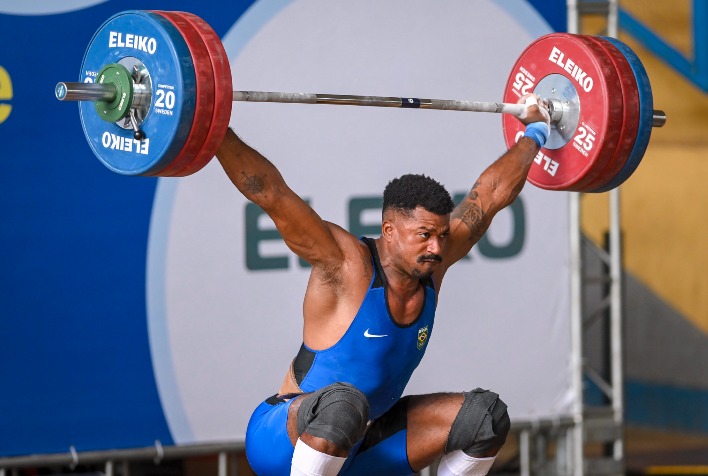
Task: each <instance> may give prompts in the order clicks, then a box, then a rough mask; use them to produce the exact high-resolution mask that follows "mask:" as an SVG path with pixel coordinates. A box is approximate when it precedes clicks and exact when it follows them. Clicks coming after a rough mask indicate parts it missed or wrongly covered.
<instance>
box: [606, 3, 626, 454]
mask: <svg viewBox="0 0 708 476" xmlns="http://www.w3.org/2000/svg"><path fill="white" fill-rule="evenodd" d="M609 3H610V5H609V7H610V8H609V15H608V18H607V34H608V36H611V37H614V38H616V37H617V36H618V33H619V15H618V8H619V6H618V1H617V0H609ZM609 252H610V303H611V304H610V359H611V364H610V369H611V383H612V417H613V420H614V423H615V424H616V425H617V426H618V427H619V428H622V425H623V424H624V388H623V385H624V369H623V355H622V348H623V342H622V339H623V336H622V223H621V208H620V189H619V188H616V189H614V190H611V191H610V251H609ZM613 456H614V459H615V460H616V461H619V462H621V463H622V466H624V438H623V436H622V434H621V433H620V436H618V437H617V438H616V439H615V441H614V445H613Z"/></svg>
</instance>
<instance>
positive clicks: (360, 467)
mask: <svg viewBox="0 0 708 476" xmlns="http://www.w3.org/2000/svg"><path fill="white" fill-rule="evenodd" d="M148 38H149V39H150V41H153V42H154V48H153V51H143V50H144V49H145V48H147V50H150V48H149V47H148V46H147V45H148V44H147V41H148V40H147V39H148ZM136 42H137V45H138V47H136ZM143 43H144V44H145V48H142V47H141V46H140V45H143ZM81 71H82V77H81V78H80V82H78V83H63V82H62V83H59V84H57V86H56V90H55V94H56V96H57V98H59V99H61V100H79V101H82V103H81V105H80V112H81V121H82V126H83V129H84V133H85V135H86V137H87V139H88V143H89V145H90V147H91V149H92V150H93V151H94V153H95V154H96V156H97V157H98V158H99V160H101V162H103V163H104V164H105V165H106V166H107V167H108V168H109V169H111V170H113V171H114V172H117V173H120V174H124V175H148V176H162V177H179V176H186V175H190V174H193V173H195V172H197V171H198V170H200V169H201V168H202V167H204V166H205V165H206V164H207V163H208V162H209V161H210V160H211V158H212V157H213V156H214V153H216V155H217V157H218V158H219V160H220V162H221V164H222V166H223V168H224V169H225V171H226V173H227V174H228V176H229V178H230V179H231V181H232V182H233V183H234V184H235V185H236V187H237V188H238V189H239V190H240V191H241V192H242V193H243V194H244V195H245V196H246V198H248V199H250V200H251V201H253V202H254V203H256V204H258V205H260V206H261V208H263V209H264V210H265V211H266V212H267V213H268V214H269V215H270V217H271V218H272V219H273V221H274V222H275V224H276V226H277V227H278V230H279V231H280V233H281V235H282V236H283V238H284V240H285V242H286V243H287V244H288V246H289V247H290V248H291V249H292V250H293V251H294V252H295V253H296V254H298V255H299V256H301V257H302V258H303V259H305V260H306V261H308V262H309V263H310V264H312V272H311V276H310V280H309V283H308V287H307V291H306V294H305V303H304V309H303V311H304V312H303V315H304V331H303V336H304V339H303V345H302V347H301V349H300V352H299V353H298V355H297V356H296V357H295V359H294V360H293V362H292V365H291V367H290V369H289V371H288V372H287V375H286V378H285V380H284V382H283V384H282V386H281V387H280V389H279V391H278V393H277V394H276V395H274V396H273V397H270V398H268V399H266V400H265V401H264V402H263V403H262V404H261V405H260V406H259V407H258V408H257V409H256V410H255V412H254V413H253V415H252V418H251V421H250V423H249V426H248V430H247V437H246V451H247V455H248V458H249V461H250V463H251V465H252V466H253V468H254V469H255V470H256V472H257V473H258V474H263V475H267V474H276V475H281V474H286V473H287V472H288V471H290V472H291V474H294V475H301V474H305V475H307V474H317V475H328V474H338V473H339V472H340V471H341V474H366V475H374V474H381V475H393V474H410V473H411V472H413V471H416V470H420V469H422V468H424V467H426V466H428V465H429V464H430V463H432V462H433V461H434V460H436V459H437V458H441V465H440V469H439V471H438V474H440V475H449V474H457V475H462V474H465V475H482V474H486V473H487V472H488V471H489V468H490V467H491V465H492V464H493V461H494V458H495V456H496V454H497V452H498V450H499V448H500V447H501V446H502V445H503V444H504V441H505V439H506V435H507V433H508V431H509V417H508V414H507V411H506V405H505V404H504V402H502V401H501V400H500V399H499V398H498V395H497V394H495V393H493V392H490V391H486V390H481V389H475V390H473V391H471V392H463V393H439V394H429V395H416V396H407V397H403V398H401V395H402V394H403V390H404V388H405V386H406V383H407V382H408V380H409V378H410V376H411V374H412V373H413V371H414V369H415V368H416V367H417V365H418V363H419V362H420V359H421V358H422V356H423V353H424V352H425V349H426V347H427V342H428V339H429V336H430V334H431V332H432V329H433V318H434V314H435V308H436V304H437V295H438V292H439V289H440V285H441V284H442V279H443V276H444V274H445V272H446V271H447V269H448V268H449V267H450V266H451V265H452V264H454V263H455V262H456V261H457V260H459V259H461V258H462V257H464V256H465V255H467V253H468V252H469V251H470V249H471V247H472V246H473V245H474V244H475V243H476V242H477V241H478V240H479V239H480V238H481V237H482V235H483V234H484V232H485V231H486V230H487V228H488V227H489V225H490V223H491V220H492V218H493V217H494V215H495V214H496V213H497V212H498V211H499V210H501V209H502V208H504V207H506V206H508V205H509V204H511V203H512V202H513V201H514V199H515V198H516V196H517V195H518V194H519V192H520V191H521V189H522V187H523V185H524V183H525V181H526V180H527V179H528V181H529V182H531V183H532V184H534V185H536V186H538V187H540V188H543V189H548V190H564V191H578V192H604V191H607V190H611V189H613V188H615V187H617V186H619V185H620V184H622V183H623V182H624V181H626V180H627V179H628V178H629V177H630V176H631V175H632V173H633V172H634V171H635V170H636V168H637V166H638V165H639V163H640V162H641V160H642V157H643V155H644V152H645V150H646V147H647V144H648V142H649V137H650V134H651V129H652V127H657V126H661V125H663V124H664V122H665V120H666V117H665V115H664V114H663V112H662V111H656V110H654V109H653V98H652V93H651V86H650V84H649V80H648V77H647V75H646V71H645V69H644V67H643V66H642V64H641V62H640V61H639V58H638V57H637V56H636V54H634V52H632V50H631V49H629V47H628V46H627V45H625V44H623V43H621V42H619V41H618V40H615V39H612V38H603V37H593V36H586V35H571V34H567V33H552V34H548V35H545V36H543V37H541V38H539V39H537V40H535V41H534V42H533V43H532V44H530V45H529V46H528V47H527V48H526V50H524V52H523V53H522V54H521V56H520V57H519V59H518V60H517V61H516V63H515V64H514V66H513V68H512V72H511V75H510V76H509V78H508V80H507V84H506V88H505V90H504V100H505V101H507V102H502V103H498V102H477V101H459V100H441V99H420V98H400V97H388V96H354V95H331V94H312V93H282V92H256V91H232V84H231V79H232V78H231V70H230V66H229V64H228V55H227V54H226V51H225V50H224V47H223V45H222V44H221V42H220V40H219V37H218V35H216V33H215V32H214V31H213V29H211V28H210V27H209V25H207V24H206V23H205V22H204V21H203V20H202V19H200V18H199V17H196V16H195V15H192V14H190V13H186V12H154V11H152V12H147V11H128V12H121V13H118V14H116V15H114V16H113V17H111V18H110V19H108V20H107V21H106V22H105V23H104V24H103V25H102V26H101V27H100V28H99V30H98V31H97V32H96V34H95V35H94V37H93V39H92V40H91V43H90V45H89V47H88V49H87V52H86V55H85V57H84V61H83V64H82V67H81ZM529 92H531V93H533V94H530V95H529V94H527V93H529ZM519 97H521V100H519V101H518V102H517V103H516V104H514V103H513V102H514V101H516V100H517V98H519ZM539 97H542V98H544V99H543V100H542V101H541V103H542V104H541V107H539V105H538V104H537V103H538V101H539ZM232 101H248V102H282V103H305V104H335V105H357V106H377V107H400V108H415V109H439V110H455V111H477V112H495V113H504V118H503V129H504V138H505V140H506V143H507V146H508V147H510V148H509V151H508V152H507V153H505V154H504V155H503V156H502V157H501V158H500V159H498V160H497V161H496V162H494V163H493V164H492V165H491V166H489V167H488V168H487V169H486V170H485V171H484V172H483V173H482V175H481V176H480V178H479V180H478V181H477V182H476V183H475V184H474V186H473V187H472V189H471V191H470V192H469V194H468V195H467V197H466V198H465V199H464V200H463V201H462V203H461V204H460V205H458V206H457V207H456V208H454V209H453V203H452V201H451V199H450V195H449V194H448V193H447V191H445V189H444V187H443V186H442V185H440V184H439V183H438V182H436V181H434V180H433V179H430V178H428V177H425V176H420V175H404V176H402V177H400V178H398V179H395V180H392V181H391V182H390V183H389V184H388V186H387V187H386V189H385V191H384V201H383V203H384V205H383V224H382V230H381V236H380V237H379V238H377V239H375V240H371V239H368V238H362V239H361V240H360V239H358V238H357V237H355V236H353V235H351V234H349V233H348V232H346V231H345V230H344V229H342V228H340V227H338V226H336V225H334V224H332V223H329V222H326V221H324V220H322V219H321V218H320V217H319V216H318V215H317V214H316V213H315V212H314V211H313V210H312V209H311V208H310V207H309V205H307V203H306V202H305V201H304V200H302V199H301V198H300V197H298V196H297V195H296V194H295V193H294V192H293V191H292V190H290V188H289V187H288V186H287V185H286V183H285V182H284V180H283V178H282V177H281V175H280V173H279V172H278V170H277V169H276V168H275V167H274V166H273V165H272V164H271V163H270V162H269V161H268V160H266V159H265V158H264V157H263V156H261V155H260V154H259V153H258V152H256V151H255V150H254V149H252V148H250V147H249V146H247V145H246V144H244V143H243V142H242V141H241V140H240V139H239V138H238V137H237V136H236V134H234V133H233V131H228V132H227V126H228V124H229V121H230V119H231V102H232ZM517 119H520V120H517ZM224 134H226V137H225V138H224ZM222 139H223V140H222ZM541 149H542V150H541Z"/></svg>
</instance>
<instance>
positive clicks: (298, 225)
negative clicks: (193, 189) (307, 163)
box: [216, 129, 343, 267]
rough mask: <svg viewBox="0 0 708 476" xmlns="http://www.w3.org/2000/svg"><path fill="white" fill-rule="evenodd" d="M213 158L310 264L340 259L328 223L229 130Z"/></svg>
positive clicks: (277, 172) (339, 260)
mask: <svg viewBox="0 0 708 476" xmlns="http://www.w3.org/2000/svg"><path fill="white" fill-rule="evenodd" d="M216 157H217V158H218V159H219V162H220V163H221V166H222V167H223V168H224V171H225V172H226V174H227V175H228V177H229V179H231V182H233V184H234V185H235V186H236V188H238V189H239V191H240V192H241V193H242V194H243V195H244V196H245V197H246V198H248V199H249V200H251V201H252V202H253V203H255V204H256V205H258V206H260V207H261V208H262V209H263V210H264V211H265V212H266V213H267V214H268V215H269V216H270V217H271V218H272V219H273V221H274V222H275V226H276V227H277V228H278V231H280V234H281V235H282V236H283V239H284V240H285V243H286V244H287V245H288V247H289V248H290V249H291V250H292V251H293V252H294V253H295V254H297V255H298V256H300V257H302V258H303V259H304V260H306V261H307V262H309V263H310V264H312V265H313V266H317V265H322V266H326V267H331V266H336V265H338V264H340V263H341V262H342V261H343V253H342V250H341V248H340V246H339V245H338V243H337V241H336V240H335V237H334V235H333V234H332V230H331V228H330V227H329V226H328V224H327V223H326V222H325V221H324V220H322V218H320V216H319V215H317V213H315V211H314V210H313V209H312V208H311V207H310V206H309V205H308V204H307V202H305V201H304V200H303V199H302V198H300V197H299V196H298V195H297V194H295V192H293V191H292V190H291V189H290V187H288V185H287V184H286V183H285V180H284V179H283V177H282V175H281V174H280V172H279V171H278V169H276V168H275V166H274V165H273V164H272V163H271V162H270V161H269V160H268V159H266V158H265V157H263V156H262V155H261V154H260V153H259V152H258V151H256V150H254V149H253V148H251V147H250V146H248V145H247V144H246V143H244V142H243V141H242V140H241V139H240V138H239V137H238V136H237V135H236V134H235V133H234V132H233V131H232V130H231V129H229V130H228V132H227V133H226V137H225V138H224V141H223V142H222V144H221V146H220V147H219V150H218V151H217V153H216Z"/></svg>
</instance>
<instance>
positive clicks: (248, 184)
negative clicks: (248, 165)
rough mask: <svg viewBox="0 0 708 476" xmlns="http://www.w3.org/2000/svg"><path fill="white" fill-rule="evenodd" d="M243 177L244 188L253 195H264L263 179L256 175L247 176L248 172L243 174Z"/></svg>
mask: <svg viewBox="0 0 708 476" xmlns="http://www.w3.org/2000/svg"><path fill="white" fill-rule="evenodd" d="M241 174H242V175H243V186H244V188H245V189H246V190H247V191H248V192H249V193H252V194H257V193H262V192H263V189H264V188H265V187H264V183H263V177H259V176H258V175H256V174H247V173H246V172H241Z"/></svg>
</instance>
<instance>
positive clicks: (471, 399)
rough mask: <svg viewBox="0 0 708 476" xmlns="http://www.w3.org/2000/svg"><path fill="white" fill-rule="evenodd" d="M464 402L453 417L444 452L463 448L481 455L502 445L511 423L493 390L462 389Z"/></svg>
mask: <svg viewBox="0 0 708 476" xmlns="http://www.w3.org/2000/svg"><path fill="white" fill-rule="evenodd" d="M463 395H464V398H465V400H464V402H463V404H462V408H460V412H459V413H458V414H457V417H455V421H454V422H453V423H452V428H451V429H450V435H449V437H448V440H447V444H446V445H445V453H449V452H451V451H455V450H462V451H464V452H465V453H467V454H469V455H470V456H481V455H484V454H486V453H488V452H490V451H492V450H496V449H499V448H501V447H502V445H504V442H505V441H506V437H507V435H508V434H509V428H510V426H511V422H510V420H509V414H508V413H507V411H506V404H505V403H504V402H503V401H502V400H501V399H500V398H499V395H497V394H496V393H494V392H491V391H489V390H482V389H481V388H477V389H474V390H472V391H471V392H464V393H463Z"/></svg>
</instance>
